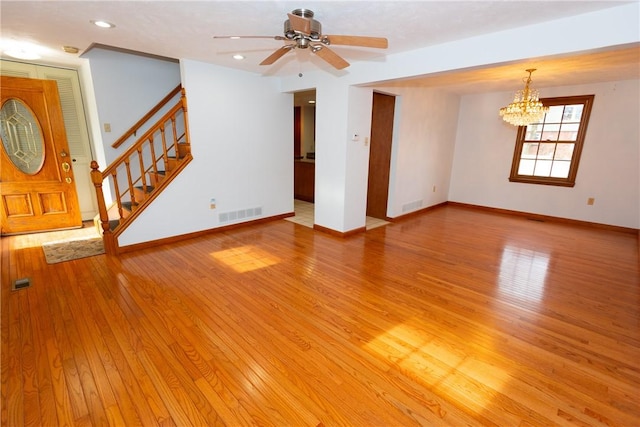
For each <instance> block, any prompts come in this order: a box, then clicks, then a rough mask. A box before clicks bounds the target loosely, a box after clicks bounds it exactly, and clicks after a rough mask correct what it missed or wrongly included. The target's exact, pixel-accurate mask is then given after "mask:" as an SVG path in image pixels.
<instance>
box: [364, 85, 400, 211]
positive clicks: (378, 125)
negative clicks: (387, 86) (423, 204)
mask: <svg viewBox="0 0 640 427" xmlns="http://www.w3.org/2000/svg"><path fill="white" fill-rule="evenodd" d="M395 104H396V98H395V97H394V96H391V95H384V94H382V93H376V92H374V93H373V107H372V112H371V146H370V148H369V181H368V184H367V216H370V217H373V218H380V219H386V218H387V203H388V199H389V175H390V173H389V169H390V167H391V143H392V141H393V117H394V111H395Z"/></svg>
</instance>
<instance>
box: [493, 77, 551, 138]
mask: <svg viewBox="0 0 640 427" xmlns="http://www.w3.org/2000/svg"><path fill="white" fill-rule="evenodd" d="M535 70H536V69H535V68H530V69H528V70H526V71H527V72H528V73H529V77H528V78H527V81H526V83H525V86H524V89H523V90H519V91H517V92H516V95H515V97H514V98H513V102H512V103H511V104H509V105H507V106H506V107H502V108H501V109H500V116H501V117H502V120H504V121H505V122H507V123H510V124H512V125H514V126H526V125H528V124H530V123H534V122H539V121H540V120H542V118H543V117H544V115H545V113H546V112H547V111H549V107H545V106H544V105H543V104H542V102H540V100H539V99H538V91H537V90H535V89H531V88H530V87H529V84H530V83H531V73H533V72H534V71H535Z"/></svg>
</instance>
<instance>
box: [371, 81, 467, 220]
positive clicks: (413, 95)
mask: <svg viewBox="0 0 640 427" xmlns="http://www.w3.org/2000/svg"><path fill="white" fill-rule="evenodd" d="M376 89H377V90H381V91H382V92H384V93H387V94H393V95H396V97H397V98H396V120H395V122H394V132H393V133H394V141H393V149H392V153H391V177H390V179H389V182H390V185H389V203H388V206H387V215H388V216H389V217H392V218H394V217H398V216H401V215H404V214H407V213H410V212H412V211H416V210H419V209H422V208H425V207H428V206H433V205H437V204H439V203H443V202H445V201H446V200H447V196H448V193H449V180H450V172H451V165H452V162H453V150H454V146H455V137H456V125H457V122H458V105H459V97H458V96H457V95H455V94H450V93H446V92H443V91H441V90H438V89H428V88H401V89H398V88H389V89H387V88H384V87H381V88H376ZM434 187H435V191H434Z"/></svg>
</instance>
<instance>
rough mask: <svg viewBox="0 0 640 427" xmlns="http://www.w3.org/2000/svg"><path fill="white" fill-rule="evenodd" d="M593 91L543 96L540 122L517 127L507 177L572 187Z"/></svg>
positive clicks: (516, 180)
mask: <svg viewBox="0 0 640 427" xmlns="http://www.w3.org/2000/svg"><path fill="white" fill-rule="evenodd" d="M593 98H594V95H584V96H567V97H562V98H543V99H540V101H542V103H543V104H544V105H545V106H547V107H549V111H548V112H547V114H545V116H544V118H543V119H542V121H541V122H538V123H532V124H530V125H528V126H520V127H519V128H518V137H517V139H516V148H515V151H514V154H513V164H512V165H511V176H510V177H509V181H512V182H527V183H531V184H548V185H561V186H565V187H573V186H574V185H575V181H576V175H577V173H578V163H579V162H580V154H581V153H582V145H583V143H584V137H585V134H586V132H587V124H588V122H589V115H590V114H591V106H592V105H593Z"/></svg>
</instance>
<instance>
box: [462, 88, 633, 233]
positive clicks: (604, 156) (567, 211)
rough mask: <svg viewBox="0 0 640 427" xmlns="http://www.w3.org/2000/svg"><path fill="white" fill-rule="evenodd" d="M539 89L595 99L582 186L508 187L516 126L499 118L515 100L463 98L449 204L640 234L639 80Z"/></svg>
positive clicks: (545, 93) (497, 95)
mask: <svg viewBox="0 0 640 427" xmlns="http://www.w3.org/2000/svg"><path fill="white" fill-rule="evenodd" d="M537 89H539V90H540V93H541V96H543V97H557V96H572V95H589V94H595V99H594V103H593V109H592V111H591V118H590V120H589V126H588V129H587V134H586V139H585V142H584V147H583V151H582V157H581V160H580V165H579V169H578V175H577V178H576V185H575V187H556V186H549V185H535V184H525V183H515V182H509V180H508V178H509V173H510V170H511V162H512V158H513V151H514V145H515V139H516V133H517V128H516V127H513V126H511V125H508V124H506V123H504V122H503V121H502V120H501V119H500V118H499V117H498V113H497V112H498V109H499V108H500V107H502V106H504V105H506V104H508V103H509V102H510V100H511V98H512V96H513V94H512V93H505V92H501V93H487V94H479V95H469V96H464V97H463V98H462V100H461V108H460V120H459V124H458V135H457V138H456V147H455V158H454V162H453V169H452V172H451V189H450V192H449V200H451V201H456V202H462V203H469V204H474V205H481V206H489V207H494V208H500V209H508V210H515V211H521V212H530V213H536V214H541V215H548V216H555V217H562V218H570V219H575V220H580V221H588V222H594V223H601V224H609V225H615V226H621V227H630V228H640V223H639V218H640V212H639V209H640V208H639V206H640V187H639V182H640V176H639V172H638V169H639V164H638V158H639V156H640V125H639V123H638V117H640V99H639V97H638V94H639V93H640V83H639V81H638V80H631V81H629V80H628V81H619V82H608V83H600V84H592V85H581V86H566V87H553V88H537ZM589 197H593V198H595V204H594V205H593V206H588V205H587V198H589Z"/></svg>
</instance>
